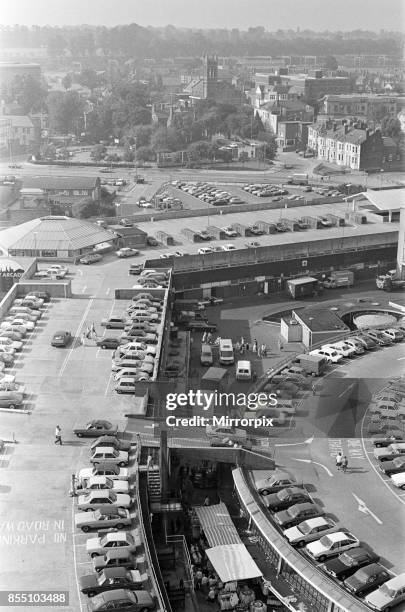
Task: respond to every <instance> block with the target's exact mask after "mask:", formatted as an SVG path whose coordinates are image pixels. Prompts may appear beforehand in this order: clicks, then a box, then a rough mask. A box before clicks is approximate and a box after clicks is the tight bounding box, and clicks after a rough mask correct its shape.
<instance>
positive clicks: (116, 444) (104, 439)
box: [90, 435, 136, 453]
mask: <svg viewBox="0 0 405 612" xmlns="http://www.w3.org/2000/svg"><path fill="white" fill-rule="evenodd" d="M101 446H109V447H112V448H115V450H120V451H125V452H127V453H129V452H130V450H131V448H132V445H131V442H130V441H129V440H120V439H119V438H117V437H116V436H108V435H105V436H100V437H99V438H96V439H95V440H93V442H92V443H91V444H90V450H91V451H93V450H95V449H96V448H98V447H101ZM135 446H136V444H134V448H135Z"/></svg>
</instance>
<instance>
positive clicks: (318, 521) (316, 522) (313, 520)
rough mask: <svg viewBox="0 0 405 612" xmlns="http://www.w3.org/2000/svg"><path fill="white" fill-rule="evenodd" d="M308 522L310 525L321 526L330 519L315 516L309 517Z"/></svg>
mask: <svg viewBox="0 0 405 612" xmlns="http://www.w3.org/2000/svg"><path fill="white" fill-rule="evenodd" d="M305 522H306V524H307V525H309V526H310V527H320V526H321V525H325V523H327V522H328V521H327V520H326V519H325V517H323V516H316V517H314V518H310V519H307V520H306V521H305Z"/></svg>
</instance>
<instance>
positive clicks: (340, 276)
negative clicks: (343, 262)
mask: <svg viewBox="0 0 405 612" xmlns="http://www.w3.org/2000/svg"><path fill="white" fill-rule="evenodd" d="M353 283H354V274H353V272H352V271H351V270H336V271H335V272H332V273H331V274H330V275H329V276H328V277H327V278H326V279H325V280H324V281H323V286H324V287H325V288H326V289H337V288H338V287H353Z"/></svg>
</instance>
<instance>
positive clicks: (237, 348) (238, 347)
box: [235, 341, 240, 353]
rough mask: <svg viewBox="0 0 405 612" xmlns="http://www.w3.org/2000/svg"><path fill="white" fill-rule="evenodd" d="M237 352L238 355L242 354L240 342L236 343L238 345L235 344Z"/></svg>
mask: <svg viewBox="0 0 405 612" xmlns="http://www.w3.org/2000/svg"><path fill="white" fill-rule="evenodd" d="M235 351H236V352H237V353H239V352H240V344H239V342H238V341H236V344H235Z"/></svg>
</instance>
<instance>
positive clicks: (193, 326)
mask: <svg viewBox="0 0 405 612" xmlns="http://www.w3.org/2000/svg"><path fill="white" fill-rule="evenodd" d="M186 329H187V331H201V332H214V331H216V330H217V325H216V323H210V322H209V321H188V322H187V323H186Z"/></svg>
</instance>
